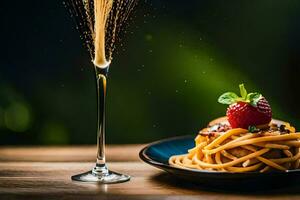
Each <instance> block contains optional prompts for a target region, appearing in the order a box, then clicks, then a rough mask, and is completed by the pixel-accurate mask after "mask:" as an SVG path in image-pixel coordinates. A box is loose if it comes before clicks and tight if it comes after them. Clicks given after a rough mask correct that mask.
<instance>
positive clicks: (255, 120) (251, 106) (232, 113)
mask: <svg viewBox="0 0 300 200" xmlns="http://www.w3.org/2000/svg"><path fill="white" fill-rule="evenodd" d="M240 91H241V96H242V97H238V96H237V95H236V94H235V93H232V92H227V93H224V94H223V95H221V96H220V97H219V100H218V101H219V102H220V103H223V104H229V105H230V106H229V107H228V109H227V113H226V115H227V117H228V121H229V123H230V125H231V127H232V128H245V129H248V128H249V127H250V126H256V125H262V124H268V123H269V122H270V121H271V119H272V110H271V107H270V105H269V103H268V101H267V100H266V99H265V98H264V97H263V96H262V95H261V94H259V93H249V94H247V91H246V89H245V87H244V85H243V84H241V85H240Z"/></svg>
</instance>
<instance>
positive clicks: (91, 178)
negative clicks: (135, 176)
mask: <svg viewBox="0 0 300 200" xmlns="http://www.w3.org/2000/svg"><path fill="white" fill-rule="evenodd" d="M72 180H74V181H80V182H91V183H102V184H111V183H122V182H126V181H129V180H130V176H128V175H124V174H119V173H117V172H113V171H109V170H108V169H107V168H106V166H104V167H95V168H94V169H93V170H91V171H88V172H85V173H83V174H78V175H74V176H72Z"/></svg>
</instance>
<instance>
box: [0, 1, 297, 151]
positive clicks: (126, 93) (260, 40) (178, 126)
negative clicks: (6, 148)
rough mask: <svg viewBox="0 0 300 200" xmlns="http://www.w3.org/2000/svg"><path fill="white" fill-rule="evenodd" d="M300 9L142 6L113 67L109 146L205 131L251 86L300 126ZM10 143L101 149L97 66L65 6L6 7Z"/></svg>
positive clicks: (5, 101)
mask: <svg viewBox="0 0 300 200" xmlns="http://www.w3.org/2000/svg"><path fill="white" fill-rule="evenodd" d="M299 9H300V1H297V0H285V1H282V0H277V1H276V0H255V1H221V0H220V1H211V0H190V1H182V0H180V1H179V0H172V1H170V0H164V1H159V0H153V1H150V0H147V1H142V0H141V1H140V3H139V5H138V7H137V8H136V10H135V12H134V15H133V16H134V17H133V20H131V21H130V22H129V24H128V27H127V34H125V35H124V36H123V37H122V43H121V44H122V45H120V44H119V45H118V46H117V50H116V52H115V55H114V60H113V63H112V65H111V70H110V80H109V85H108V86H109V96H108V105H107V110H108V124H107V128H108V130H107V141H108V142H109V143H144V142H150V141H153V140H156V139H160V138H164V137H170V136H175V135H183V134H196V133H197V131H198V130H199V129H200V128H201V127H203V126H205V125H206V123H207V122H208V121H209V120H211V119H213V118H215V117H218V116H222V115H224V114H225V110H226V107H225V106H223V105H219V104H218V103H217V98H218V96H219V95H220V94H221V93H223V92H225V91H228V90H232V91H236V92H237V90H238V84H239V83H242V82H243V83H245V84H246V87H247V89H248V90H249V91H258V92H261V93H263V94H264V96H265V97H266V98H267V99H268V100H269V102H270V104H271V106H272V108H273V113H274V117H276V118H280V119H284V120H287V121H290V122H291V123H293V124H294V125H295V126H296V127H299V126H300V120H299V118H298V116H299V115H300V107H299V100H298V98H299V92H300V89H299V83H298V80H299V74H300V66H299V65H300V56H299V55H300V54H299V53H300V47H299V45H300V40H299V39H300V24H299V22H300V12H299V11H300V10H299ZM0 22H1V31H0V34H1V35H0V36H1V37H0V38H1V48H0V51H1V52H0V55H1V57H0V58H1V59H0V144H1V145H12V144H29V145H32V144H35V145H41V144H94V143H95V142H96V96H95V83H94V74H93V67H92V65H91V62H90V58H89V55H88V53H87V52H86V50H85V49H84V48H83V47H82V43H81V41H80V38H79V34H78V32H77V31H76V29H75V26H74V23H73V20H72V19H71V18H70V17H69V15H68V12H67V11H66V9H65V8H64V6H63V4H62V1H59V0H51V1H50V0H47V1H46V0H45V1H40V0H27V1H18V2H15V1H4V2H2V3H1V8H0Z"/></svg>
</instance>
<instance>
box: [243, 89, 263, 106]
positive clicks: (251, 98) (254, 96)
mask: <svg viewBox="0 0 300 200" xmlns="http://www.w3.org/2000/svg"><path fill="white" fill-rule="evenodd" d="M261 97H262V95H261V94H259V93H257V92H254V93H249V94H248V95H247V98H246V100H247V101H248V102H249V103H250V104H251V105H252V106H254V107H256V106H257V102H258V101H259V100H260V99H261Z"/></svg>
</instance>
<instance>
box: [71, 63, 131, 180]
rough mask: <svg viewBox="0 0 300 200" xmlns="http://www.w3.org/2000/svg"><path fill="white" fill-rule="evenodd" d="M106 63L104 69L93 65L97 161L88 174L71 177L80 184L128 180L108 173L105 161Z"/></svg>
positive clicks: (126, 177) (127, 177)
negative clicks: (95, 93) (95, 99)
mask: <svg viewBox="0 0 300 200" xmlns="http://www.w3.org/2000/svg"><path fill="white" fill-rule="evenodd" d="M109 65H110V63H108V64H107V65H106V66H104V67H98V66H96V65H95V74H96V82H97V113H98V114H97V160H96V165H95V167H94V168H93V169H92V170H91V171H88V172H85V173H82V174H78V175H75V176H72V180H75V181H81V182H98V183H104V184H108V183H121V182H125V181H128V180H130V176H128V175H124V174H120V173H117V172H113V171H110V170H109V169H108V168H107V166H106V161H105V107H106V103H105V101H106V90H107V79H108V70H109Z"/></svg>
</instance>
